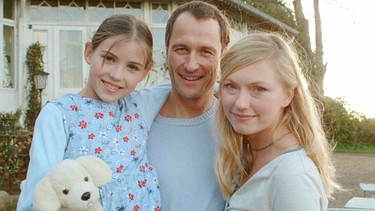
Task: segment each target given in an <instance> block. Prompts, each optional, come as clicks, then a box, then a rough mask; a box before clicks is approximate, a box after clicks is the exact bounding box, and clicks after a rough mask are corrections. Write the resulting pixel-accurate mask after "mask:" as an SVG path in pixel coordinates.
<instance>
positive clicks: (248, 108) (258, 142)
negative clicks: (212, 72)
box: [215, 32, 339, 211]
mask: <svg viewBox="0 0 375 211" xmlns="http://www.w3.org/2000/svg"><path fill="white" fill-rule="evenodd" d="M221 64H222V65H221V71H222V77H221V82H220V90H219V96H220V104H219V108H218V112H217V116H216V118H217V123H218V128H219V131H220V134H221V138H222V141H223V143H222V147H221V149H220V151H219V152H218V154H217V155H216V157H215V171H216V176H217V179H218V181H219V184H220V186H221V189H222V192H223V196H224V198H226V199H227V205H226V210H262V211H271V210H285V211H287V210H288V211H291V210H311V211H316V210H327V207H328V199H327V196H328V197H329V196H331V194H332V191H333V189H335V188H338V187H339V186H338V185H337V184H336V183H335V181H334V167H333V165H332V163H331V158H330V152H331V149H330V146H329V144H328V142H327V139H326V137H325V134H324V131H323V128H322V124H321V119H320V115H319V112H318V110H317V108H316V106H315V104H314V100H313V98H312V97H311V95H310V93H309V91H308V89H306V88H305V87H304V82H303V77H302V73H301V70H300V67H299V62H298V57H297V56H296V54H295V52H294V50H293V48H292V47H291V46H290V45H289V43H288V42H287V41H286V40H285V38H283V37H282V36H281V35H278V34H274V33H262V32H259V33H253V34H251V35H249V36H247V37H245V38H243V39H242V40H240V41H238V42H237V43H236V44H234V45H233V46H232V47H231V48H230V49H229V50H228V52H227V53H226V54H225V55H224V57H223V59H222V62H221Z"/></svg>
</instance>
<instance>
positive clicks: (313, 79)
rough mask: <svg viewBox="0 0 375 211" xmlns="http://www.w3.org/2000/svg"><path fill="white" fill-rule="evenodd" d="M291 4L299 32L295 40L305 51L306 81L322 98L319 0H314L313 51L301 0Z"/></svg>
mask: <svg viewBox="0 0 375 211" xmlns="http://www.w3.org/2000/svg"><path fill="white" fill-rule="evenodd" d="M293 5H294V12H295V17H296V22H297V26H296V29H297V30H298V31H299V32H300V33H299V34H298V35H297V40H298V41H299V43H300V44H301V45H302V47H303V49H304V50H305V52H306V58H305V64H306V72H305V76H306V77H307V78H309V79H310V80H309V81H308V82H309V87H310V91H311V92H312V93H313V95H314V96H315V97H316V98H318V99H322V97H323V96H324V91H323V80H324V75H325V73H326V67H327V65H326V64H324V63H323V35H322V24H321V18H320V10H319V0H314V17H315V52H313V51H312V49H311V39H310V31H309V21H308V20H307V19H306V18H305V16H304V13H303V8H302V3H301V0H294V1H293Z"/></svg>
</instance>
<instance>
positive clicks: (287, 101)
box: [282, 89, 294, 108]
mask: <svg viewBox="0 0 375 211" xmlns="http://www.w3.org/2000/svg"><path fill="white" fill-rule="evenodd" d="M293 97H294V89H293V90H290V91H287V93H286V95H285V98H284V100H283V103H282V106H283V107H284V108H285V107H287V106H288V105H289V104H290V102H292V100H293Z"/></svg>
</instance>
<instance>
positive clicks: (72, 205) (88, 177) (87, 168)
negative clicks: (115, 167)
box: [33, 155, 112, 211]
mask: <svg viewBox="0 0 375 211" xmlns="http://www.w3.org/2000/svg"><path fill="white" fill-rule="evenodd" d="M111 178H112V171H111V169H110V168H109V166H108V165H107V164H106V163H105V162H104V161H103V160H101V159H100V158H97V157H95V156H91V155H89V156H82V157H79V158H77V159H76V160H72V159H65V160H63V161H61V162H60V163H58V164H56V165H55V166H53V167H52V168H51V169H50V170H49V171H48V172H47V175H46V176H45V177H44V178H43V179H42V180H40V181H39V182H38V183H37V184H36V187H35V191H34V201H33V203H34V208H35V209H36V210H37V211H83V210H90V211H99V210H104V209H103V207H102V205H101V204H100V202H99V189H98V187H102V186H103V185H105V184H106V183H107V182H109V181H110V180H111Z"/></svg>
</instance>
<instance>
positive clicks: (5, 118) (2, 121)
mask: <svg viewBox="0 0 375 211" xmlns="http://www.w3.org/2000/svg"><path fill="white" fill-rule="evenodd" d="M21 114H22V109H21V108H18V109H17V110H16V111H15V112H3V113H0V131H8V130H14V129H15V126H18V124H19V122H18V121H19V119H20V117H21Z"/></svg>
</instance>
